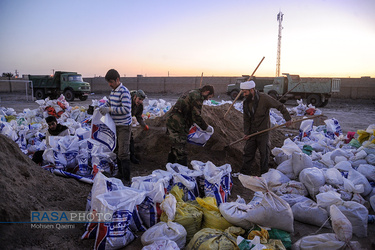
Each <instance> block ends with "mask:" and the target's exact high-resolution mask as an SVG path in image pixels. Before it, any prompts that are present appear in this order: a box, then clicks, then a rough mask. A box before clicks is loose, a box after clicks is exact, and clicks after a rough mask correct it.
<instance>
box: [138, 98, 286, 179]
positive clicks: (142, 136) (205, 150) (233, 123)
mask: <svg viewBox="0 0 375 250" xmlns="http://www.w3.org/2000/svg"><path fill="white" fill-rule="evenodd" d="M229 106H230V105H229V104H225V105H221V106H206V105H204V106H203V109H202V117H203V118H204V119H205V121H206V122H207V123H208V124H210V125H211V126H212V127H213V128H214V131H215V133H214V134H213V135H212V137H211V138H210V140H209V141H208V142H207V144H206V145H205V146H204V147H200V146H196V145H192V144H189V143H188V144H187V151H188V161H189V162H190V161H191V160H200V161H203V162H207V161H211V162H213V163H214V164H215V165H216V166H221V165H223V164H226V163H229V164H231V166H232V170H233V171H236V172H238V171H239V170H240V169H241V167H242V152H243V147H244V145H245V144H244V142H240V143H237V144H234V145H233V146H231V147H227V148H226V147H225V146H227V145H228V144H230V143H231V142H234V141H236V140H238V139H241V138H242V137H243V136H244V132H243V116H242V113H241V112H239V111H238V110H236V109H234V108H232V109H231V110H230V112H229V113H228V114H227V115H226V117H225V119H224V114H225V113H226V112H227V110H228V108H229ZM146 123H147V124H148V125H149V126H150V130H149V131H143V130H142V129H138V130H136V129H135V130H133V133H134V138H135V145H136V154H137V156H138V157H139V158H140V160H141V161H142V164H149V163H152V164H153V166H154V167H155V169H157V168H161V169H165V164H166V163H167V156H168V152H169V149H170V145H171V144H170V141H169V138H168V136H167V135H166V134H165V116H163V117H158V118H156V119H152V120H151V119H149V120H147V121H146ZM284 140H285V136H284V133H282V132H281V131H280V130H274V131H271V148H273V147H281V146H282V145H283V142H284ZM256 159H257V160H259V155H257V157H256ZM271 166H272V164H271ZM150 167H151V168H152V166H150Z"/></svg>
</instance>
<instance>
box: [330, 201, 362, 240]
mask: <svg viewBox="0 0 375 250" xmlns="http://www.w3.org/2000/svg"><path fill="white" fill-rule="evenodd" d="M335 205H336V206H337V208H338V209H339V210H340V211H341V212H342V213H343V214H344V215H345V216H346V218H348V220H349V221H350V222H351V224H352V227H353V234H354V235H355V236H357V237H367V220H368V210H367V208H366V207H365V206H363V205H362V204H359V203H357V202H355V201H344V202H343V203H341V204H335Z"/></svg>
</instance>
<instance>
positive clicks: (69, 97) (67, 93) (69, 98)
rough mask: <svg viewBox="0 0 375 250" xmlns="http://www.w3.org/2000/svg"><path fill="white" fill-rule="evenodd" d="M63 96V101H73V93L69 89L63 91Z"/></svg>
mask: <svg viewBox="0 0 375 250" xmlns="http://www.w3.org/2000/svg"><path fill="white" fill-rule="evenodd" d="M64 96H65V100H67V101H68V102H71V101H73V100H74V94H73V91H71V90H70V89H67V90H65V92H64Z"/></svg>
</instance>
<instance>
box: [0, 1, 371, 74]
mask: <svg viewBox="0 0 375 250" xmlns="http://www.w3.org/2000/svg"><path fill="white" fill-rule="evenodd" d="M279 11H281V12H282V13H283V14H284V16H283V21H282V27H283V29H282V33H281V50H280V73H291V74H298V75H300V76H302V77H318V76H321V77H361V76H370V77H375V15H374V11H375V1H374V0H285V1H283V0H247V1H244V0H243V1H239V0H231V1H229V0H208V1H205V0H189V1H182V0H0V74H2V73H8V72H11V73H13V74H15V70H17V72H18V73H19V74H20V75H23V74H46V75H47V74H52V73H53V71H57V70H64V71H76V72H78V73H81V74H82V75H83V76H84V77H95V76H104V75H105V74H106V72H107V71H108V70H109V69H111V68H114V69H117V70H118V72H119V73H120V75H121V76H128V77H133V76H136V75H143V76H201V75H202V73H203V75H204V76H241V75H243V74H248V75H251V74H252V73H253V71H254V70H255V68H256V67H257V65H258V64H259V62H260V61H261V59H262V58H263V57H265V59H264V61H263V62H262V63H261V65H260V66H259V68H258V70H257V71H256V72H255V74H254V75H255V76H258V77H264V76H269V77H273V76H275V75H276V64H277V48H278V33H279V22H278V21H277V14H278V13H279Z"/></svg>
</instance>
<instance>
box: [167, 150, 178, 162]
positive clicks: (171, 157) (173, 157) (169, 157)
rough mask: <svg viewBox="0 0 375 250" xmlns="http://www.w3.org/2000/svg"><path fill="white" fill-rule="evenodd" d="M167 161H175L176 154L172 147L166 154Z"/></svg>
mask: <svg viewBox="0 0 375 250" xmlns="http://www.w3.org/2000/svg"><path fill="white" fill-rule="evenodd" d="M167 163H176V155H175V154H174V153H173V149H171V151H170V152H169V154H168V162H167Z"/></svg>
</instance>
